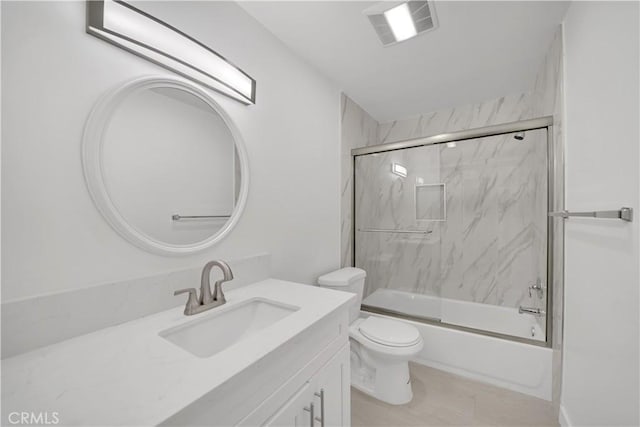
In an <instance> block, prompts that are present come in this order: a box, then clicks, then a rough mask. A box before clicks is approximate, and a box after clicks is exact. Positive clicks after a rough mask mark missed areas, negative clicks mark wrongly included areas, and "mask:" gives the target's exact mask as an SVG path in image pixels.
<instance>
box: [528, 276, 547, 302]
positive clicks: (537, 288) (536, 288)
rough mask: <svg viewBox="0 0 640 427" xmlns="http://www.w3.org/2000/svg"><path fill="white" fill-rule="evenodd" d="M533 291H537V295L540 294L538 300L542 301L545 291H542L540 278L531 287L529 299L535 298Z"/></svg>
mask: <svg viewBox="0 0 640 427" xmlns="http://www.w3.org/2000/svg"><path fill="white" fill-rule="evenodd" d="M531 291H536V293H537V294H538V298H539V299H542V296H543V293H544V289H542V280H540V278H539V277H538V279H537V280H536V283H534V284H533V285H529V298H533V295H532V292H531Z"/></svg>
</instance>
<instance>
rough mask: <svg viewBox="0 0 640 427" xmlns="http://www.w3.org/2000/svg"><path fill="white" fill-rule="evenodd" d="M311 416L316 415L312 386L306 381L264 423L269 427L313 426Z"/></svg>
mask: <svg viewBox="0 0 640 427" xmlns="http://www.w3.org/2000/svg"><path fill="white" fill-rule="evenodd" d="M312 406H313V409H312ZM305 408H306V410H305ZM312 411H313V412H312ZM312 416H317V415H316V413H315V405H314V404H313V388H312V387H311V384H309V383H308V382H307V383H306V384H305V385H304V386H302V388H301V389H300V390H299V391H298V392H297V393H296V394H295V395H294V396H293V397H292V398H291V399H289V401H287V403H285V404H284V406H282V407H281V408H280V409H279V410H278V411H277V412H276V413H275V414H274V415H273V416H272V417H271V418H270V419H269V420H268V421H267V422H266V423H265V425H266V426H271V427H294V426H295V427H313V421H312V418H311V417H312Z"/></svg>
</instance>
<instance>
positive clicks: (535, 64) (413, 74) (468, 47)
mask: <svg viewBox="0 0 640 427" xmlns="http://www.w3.org/2000/svg"><path fill="white" fill-rule="evenodd" d="M376 3H378V2H370V1H255V2H240V6H242V7H243V8H244V9H245V10H246V11H247V12H248V13H249V14H251V15H252V16H253V17H254V18H255V19H257V20H258V21H259V22H260V23H262V25H264V26H265V27H266V28H267V29H268V30H269V31H271V32H272V33H273V34H275V35H276V36H277V37H278V38H279V39H280V40H282V41H283V42H284V43H285V44H286V45H288V46H289V47H290V48H291V49H292V50H293V51H294V52H295V53H296V54H297V55H299V56H301V57H302V58H304V59H306V60H307V61H308V62H309V63H310V64H312V65H313V66H314V67H316V68H317V69H319V70H320V71H321V72H322V73H323V74H325V75H326V76H328V77H329V78H331V79H332V80H333V81H335V82H336V83H337V84H338V85H339V86H340V87H341V89H342V90H343V91H344V92H345V93H346V94H347V95H348V96H349V97H350V98H352V99H353V100H354V101H356V102H357V103H358V104H359V105H360V106H361V107H363V108H364V109H365V110H367V111H368V112H369V113H370V114H371V115H372V116H373V117H374V118H375V119H377V120H378V121H380V122H385V121H389V120H394V119H399V118H405V117H409V116H412V115H416V114H420V113H425V112H430V111H434V110H438V109H441V108H445V107H452V106H457V105H465V104H469V103H475V102H480V101H484V100H487V99H493V98H497V97H500V96H503V95H507V94H512V93H519V92H524V91H528V90H530V89H531V87H532V85H533V80H534V78H535V73H536V72H537V70H538V68H539V67H540V65H541V63H542V60H543V58H544V55H545V53H546V51H547V49H548V47H549V45H550V43H551V41H552V39H553V36H554V34H555V32H556V30H557V28H558V25H559V24H560V23H561V22H562V18H563V16H564V13H565V11H566V9H567V7H568V2H560V1H531V2H521V1H513V2H500V1H436V2H435V13H436V15H437V18H438V22H439V28H437V29H436V30H433V31H430V32H427V33H424V34H421V35H419V36H417V37H415V38H413V39H410V40H407V41H404V42H401V43H398V44H396V45H392V46H388V47H383V46H382V44H381V42H380V41H379V39H378V37H377V35H376V33H375V31H374V29H373V27H372V26H371V24H370V23H369V20H368V19H367V17H366V16H365V15H363V13H362V11H363V10H364V9H366V8H367V7H369V6H371V5H373V4H376Z"/></svg>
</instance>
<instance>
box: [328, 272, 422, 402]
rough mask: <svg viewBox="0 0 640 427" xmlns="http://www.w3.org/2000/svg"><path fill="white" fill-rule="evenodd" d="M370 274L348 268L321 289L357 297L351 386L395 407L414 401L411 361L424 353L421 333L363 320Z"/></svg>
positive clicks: (351, 334) (394, 323) (382, 320)
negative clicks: (365, 286)
mask: <svg viewBox="0 0 640 427" xmlns="http://www.w3.org/2000/svg"><path fill="white" fill-rule="evenodd" d="M365 278H366V272H365V271H364V270H362V269H360V268H354V267H347V268H342V269H340V270H337V271H334V272H331V273H328V274H325V275H324V276H320V277H319V278H318V285H319V286H322V287H325V288H330V289H334V290H338V291H344V292H351V293H354V294H356V295H357V298H358V299H357V300H356V302H355V304H354V305H353V306H352V307H351V309H350V311H349V323H350V325H349V337H350V339H349V341H350V343H351V385H352V386H353V387H355V388H357V389H358V390H360V391H362V392H364V393H366V394H369V395H370V396H373V397H375V398H377V399H380V400H382V401H383V402H387V403H390V404H392V405H402V404H405V403H409V402H410V401H411V399H412V398H413V392H412V390H411V378H410V376H409V359H411V358H412V357H413V356H415V355H416V354H418V353H419V352H420V350H422V347H423V342H422V337H421V335H420V332H419V331H418V329H416V328H415V327H414V326H413V325H410V324H409V323H406V322H402V321H399V320H392V319H388V318H385V317H378V316H369V317H364V316H362V317H361V316H360V304H361V303H362V294H363V291H364V281H365Z"/></svg>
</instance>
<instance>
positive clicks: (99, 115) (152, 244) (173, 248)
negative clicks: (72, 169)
mask: <svg viewBox="0 0 640 427" xmlns="http://www.w3.org/2000/svg"><path fill="white" fill-rule="evenodd" d="M156 87H165V88H173V89H180V90H185V91H187V92H189V93H191V94H192V95H195V96H197V97H198V98H200V99H201V100H202V101H203V102H205V103H206V104H208V105H209V106H210V107H211V108H212V109H213V110H214V111H215V112H216V113H218V114H219V115H220V117H222V119H223V121H224V123H225V124H226V125H227V126H228V128H229V130H230V131H231V135H232V136H233V138H234V140H235V146H236V150H237V153H238V158H239V160H240V174H241V178H240V179H241V182H240V194H239V197H238V200H237V203H236V205H235V206H234V209H233V211H232V213H231V218H229V220H228V221H227V222H226V223H225V225H224V226H223V227H222V228H221V229H220V230H219V231H218V232H217V233H215V234H214V235H212V236H210V237H209V238H207V239H205V240H202V241H200V242H196V243H193V244H188V245H176V244H171V243H166V242H162V241H159V240H156V239H154V238H152V237H151V236H149V235H147V234H145V233H143V232H141V231H140V230H138V229H137V228H135V227H133V226H132V225H130V224H129V223H128V222H127V220H126V219H125V218H124V216H123V215H122V214H121V213H120V211H119V210H118V208H117V207H116V205H115V204H114V203H113V200H112V199H111V197H110V195H109V192H108V190H107V186H106V183H105V181H104V176H105V175H104V164H103V159H102V152H103V146H104V134H105V129H106V127H107V126H108V124H109V122H110V120H111V116H112V115H113V112H114V111H115V110H116V109H117V108H118V107H119V106H120V104H121V103H122V102H123V101H124V100H125V99H126V98H127V97H128V96H129V95H130V94H131V93H133V92H135V91H138V90H141V89H145V88H148V89H152V88H156ZM82 167H83V169H84V178H85V181H86V183H87V187H88V189H89V193H90V194H91V198H92V199H93V202H94V204H95V205H96V207H97V208H98V211H99V212H100V213H101V214H102V216H103V217H104V218H105V219H106V220H107V222H108V223H109V225H111V227H113V228H114V229H115V230H116V231H117V232H118V233H119V234H120V235H121V236H122V237H124V238H125V239H126V240H128V241H129V242H131V243H133V244H134V245H136V246H138V247H139V248H141V249H145V250H148V251H151V252H153V253H156V254H160V255H189V254H193V253H196V252H199V251H203V250H205V249H207V248H210V247H211V246H213V245H214V244H216V243H218V242H220V241H221V240H222V239H223V238H224V237H226V236H227V235H228V234H229V232H230V231H231V230H232V229H233V227H234V226H235V225H236V224H237V223H238V221H239V219H240V216H241V215H242V211H243V210H244V207H245V204H246V201H247V195H248V192H249V160H248V156H247V151H246V148H245V145H244V141H243V139H242V136H241V135H240V132H239V130H238V128H237V127H236V126H235V125H234V123H233V121H232V120H231V118H230V117H229V115H228V114H227V113H226V112H225V111H224V110H223V109H222V108H221V107H220V105H218V103H217V102H216V101H214V100H213V98H212V97H211V96H210V95H209V94H208V93H207V92H206V91H205V90H204V89H202V88H201V87H199V86H198V85H196V84H194V83H191V82H190V81H188V80H184V79H181V78H176V77H164V76H145V77H141V78H137V79H134V80H131V81H128V82H126V83H125V84H123V85H121V86H119V87H117V88H116V89H115V90H113V91H110V92H108V93H107V94H106V95H105V96H103V97H102V98H101V99H100V100H99V101H98V102H97V103H96V105H95V106H94V108H93V109H92V110H91V113H90V114H89V118H88V120H87V123H86V125H85V128H84V134H83V137H82Z"/></svg>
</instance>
